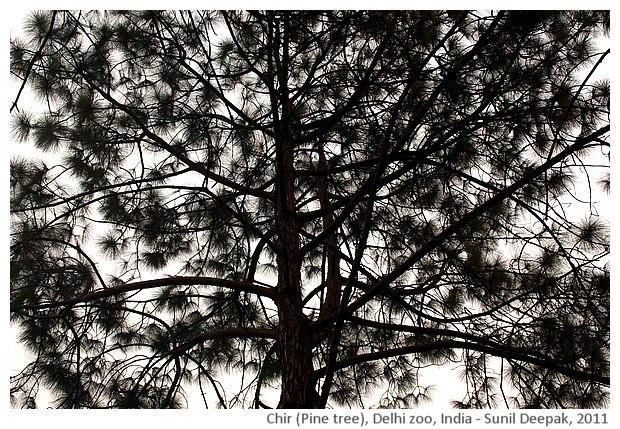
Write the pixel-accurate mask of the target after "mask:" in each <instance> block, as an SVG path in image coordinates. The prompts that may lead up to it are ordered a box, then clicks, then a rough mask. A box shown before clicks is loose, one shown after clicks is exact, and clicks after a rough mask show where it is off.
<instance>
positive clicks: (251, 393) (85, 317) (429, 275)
mask: <svg viewBox="0 0 620 429" xmlns="http://www.w3.org/2000/svg"><path fill="white" fill-rule="evenodd" d="M608 31H609V14H608V13H607V12H601V11H543V12H538V11H527V12H521V11H499V12H488V11H485V12H481V11H469V12H464V11H398V12H391V11H372V12H371V11H329V12H316V11H284V12H277V11H265V12H254V11H250V12H212V11H192V12H185V11H134V12H94V11H93V12H90V11H81V12H79V11H78V12H66V11H62V12H61V11H45V12H36V13H31V14H30V15H29V17H28V18H27V21H26V22H25V25H24V27H23V33H24V34H23V36H20V37H15V38H13V40H11V75H12V77H13V79H14V81H15V82H16V83H17V90H16V91H15V93H14V98H13V99H12V100H11V117H12V136H13V138H14V139H15V140H19V141H24V142H25V143H30V144H32V145H33V146H34V149H36V150H34V152H33V153H34V155H33V156H31V157H27V156H21V157H13V159H12V160H11V173H10V174H11V176H10V185H11V190H10V210H11V237H10V249H11V282H10V285H11V288H10V308H11V320H12V323H13V324H14V325H15V326H16V327H17V328H18V329H19V334H20V337H19V340H20V341H21V343H22V345H23V346H25V347H26V348H27V350H28V351H29V354H28V359H29V360H28V361H27V362H26V363H25V365H24V368H23V369H22V370H21V371H20V372H19V373H17V374H15V375H13V376H12V377H11V399H12V401H13V404H14V406H17V407H31V406H35V405H36V402H37V400H38V397H37V394H38V393H40V392H41V389H42V388H45V389H47V390H49V391H50V392H51V393H52V398H53V402H52V406H54V407H69V408H71V407H84V408H174V407H184V406H186V405H187V401H186V398H187V392H188V389H193V388H196V387H197V388H199V389H200V390H201V391H202V392H203V393H204V397H205V405H207V404H209V406H218V407H248V408H249V407H277V406H279V407H286V408H315V407H318V408H323V407H369V406H380V407H389V408H402V407H414V406H416V405H417V404H419V403H420V402H421V401H426V400H432V395H430V394H429V390H428V389H427V388H428V387H429V386H428V385H426V384H423V383H421V381H420V373H421V372H422V371H423V370H424V368H426V367H439V366H446V367H455V366H458V367H460V369H461V371H462V372H461V374H462V380H463V381H462V382H463V387H464V389H463V391H464V392H465V393H464V396H463V397H457V398H454V399H455V402H454V404H453V405H454V406H455V407H462V408H485V407H544V408H559V407H562V408H564V407H573V408H590V407H605V406H607V403H608V397H609V380H610V379H609V353H610V334H609V303H610V300H609V268H608V263H609V261H608V259H609V238H608V226H607V223H606V220H605V219H604V218H603V217H602V216H601V215H600V214H599V211H598V209H597V205H596V203H597V199H599V200H600V198H598V197H597V192H598V191H600V190H601V188H602V190H603V191H607V190H608V189H609V172H608V162H607V161H608V153H609V143H608V137H609V93H610V86H609V82H608V81H607V80H604V79H603V80H601V79H599V78H598V77H597V69H599V66H600V65H601V64H603V63H604V60H605V59H606V57H607V54H608V51H604V49H601V48H599V44H598V42H597V41H598V40H601V38H603V39H604V38H605V37H606V36H607V35H608ZM26 93H31V94H33V95H34V96H35V97H36V100H37V102H36V104H35V105H30V106H29V105H27V103H25V101H24V97H23V95H24V94H26ZM593 159H594V160H595V161H592V160H593ZM584 190H585V191H584ZM226 374H232V375H236V376H237V377H238V378H239V379H240V380H241V382H240V383H239V384H232V387H231V385H230V383H228V382H227V381H226V379H227V378H226ZM222 377H224V378H222ZM192 386H194V387H192ZM274 393H276V395H275V397H276V398H279V399H275V400H273V398H274V395H273V394H274Z"/></svg>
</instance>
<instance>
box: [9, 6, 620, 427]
mask: <svg viewBox="0 0 620 429" xmlns="http://www.w3.org/2000/svg"><path fill="white" fill-rule="evenodd" d="M416 3H417V2H416ZM8 4H9V5H12V2H11V3H8ZM13 4H14V3H13ZM295 4H296V3H295ZM418 4H419V5H420V6H422V8H424V6H426V5H429V3H428V2H419V3H418ZM616 4H620V3H616V2H611V1H598V0H594V1H588V2H584V1H561V2H560V1H555V0H554V1H547V2H544V5H543V4H541V3H540V2H528V1H520V2H513V1H510V2H498V1H468V2H463V1H461V2H457V1H441V0H438V1H433V2H432V8H434V9H438V8H449V9H463V8H468V9H470V8H471V9H487V8H488V9H490V8H498V7H502V8H513V9H515V8H519V9H535V8H541V7H542V8H544V9H584V8H587V9H611V10H612V55H611V58H609V60H606V61H605V63H606V69H607V70H614V71H615V70H618V68H617V67H616V66H617V65H618V64H617V61H616V60H615V58H614V52H613V51H614V50H615V49H614V48H615V47H616V40H615V39H617V38H614V37H613V36H615V34H616V33H615V31H614V30H615V29H616V28H617V26H616V24H617V23H619V22H620V21H619V20H618V19H616V18H617V16H618V15H619V13H618V12H616V9H617V6H616ZM18 5H19V8H16V7H7V6H6V5H5V6H4V8H3V13H2V15H1V16H0V22H1V23H2V24H3V27H2V28H4V29H5V31H7V33H10V32H11V28H14V27H15V26H17V27H20V26H21V23H22V17H23V16H24V13H25V12H27V11H29V10H33V9H50V8H69V9H72V8H75V9H79V8H84V6H86V5H87V6H89V7H88V8H92V9H95V8H97V7H98V6H99V7H100V8H105V9H127V8H136V9H145V8H150V9H165V8H169V7H170V6H171V5H172V4H171V3H169V2H160V1H155V2H144V1H143V2H136V1H129V2H128V1H117V0H111V1H107V2H105V3H103V2H92V3H88V4H85V3H84V1H80V2H77V1H62V2H43V1H30V0H28V1H20V2H19V3H18ZM290 5H291V3H290V2H283V1H276V2H274V1H268V2H256V1H253V2H252V1H227V2H213V3H203V2H195V1H176V2H174V6H175V8H193V9H196V8H212V9H215V8H226V9H241V8H247V7H250V8H268V9H277V8H289V9H290V8H291V6H290ZM301 6H302V8H312V9H321V8H326V9H377V8H380V9H403V8H413V6H414V3H413V2H404V1H385V0H382V1H380V2H378V1H372V2H371V1H355V2H354V1H333V0H312V2H309V3H307V4H302V5H301ZM8 36H9V34H7V37H8ZM8 47H9V44H8V40H7V39H5V43H4V49H6V51H5V53H4V55H3V57H2V58H3V59H4V61H6V63H5V68H4V70H5V71H8V57H9V56H8ZM611 76H612V81H613V74H611ZM612 85H613V82H612ZM4 93H5V94H6V97H5V103H6V105H7V107H6V108H8V107H9V106H10V103H12V102H13V100H14V98H15V95H16V89H15V87H14V84H13V85H11V84H9V85H6V86H5V92H4ZM613 94H615V92H612V95H613ZM617 98H618V97H616V96H612V111H614V112H615V111H616V109H615V106H616V105H617V104H618V103H617V101H616V100H617ZM5 112H6V111H5ZM8 123H9V115H5V117H4V122H3V127H4V128H3V129H4V130H5V134H4V135H5V136H6V137H9V132H8ZM613 129H614V128H612V137H613V135H614V134H613ZM612 140H613V139H612ZM14 150H15V145H13V144H10V143H9V150H6V149H5V151H4V153H5V154H6V155H5V156H6V158H5V159H4V162H5V164H4V165H5V169H4V172H5V174H4V175H2V176H1V177H2V180H3V182H2V184H1V185H0V186H3V189H6V190H8V189H9V183H8V160H9V158H10V154H11V153H12V152H13V153H14ZM20 150H22V149H20V148H18V149H17V151H20ZM614 169H615V168H614V164H613V161H612V172H613V171H614ZM612 175H613V173H612ZM614 191H615V187H612V196H611V198H610V201H614V200H615V199H614V198H613V197H614V195H615V192H614ZM0 204H2V205H3V206H2V213H3V214H4V216H5V217H4V219H5V222H6V224H5V225H6V228H7V231H8V230H9V227H8V225H9V208H8V198H7V197H5V198H4V199H2V200H1V203H0ZM601 209H602V208H601ZM614 209H615V208H614ZM602 210H603V209H602ZM605 212H607V213H609V211H608V210H605ZM617 235H618V234H617V233H615V231H614V229H613V226H612V247H613V248H614V249H615V243H616V242H617V239H616V236H617ZM7 242H8V240H7ZM0 252H1V253H0V258H2V259H1V260H2V261H4V262H2V263H3V264H5V265H3V267H5V269H4V270H3V271H2V272H3V273H4V275H5V276H6V277H5V278H6V279H7V282H6V283H5V284H7V283H8V261H9V251H8V246H6V245H5V246H3V247H2V248H1V250H0ZM612 255H613V254H612ZM617 260H618V258H614V257H613V256H612V264H611V266H612V271H611V272H612V285H613V284H614V280H613V279H615V275H614V273H615V272H616V269H618V268H620V265H619V262H618V261H617ZM5 291H6V289H5ZM4 296H5V298H4V299H7V301H6V302H5V305H3V306H2V309H1V310H0V312H1V314H2V316H3V317H4V319H3V320H5V321H8V320H9V308H8V307H9V306H8V293H7V292H5V295H4ZM618 304H620V298H618V293H616V292H615V291H614V290H613V289H612V307H613V308H619V307H618ZM619 321H620V316H618V315H616V314H615V313H614V312H612V332H614V331H615V328H616V327H617V326H618V323H619ZM0 332H1V333H2V335H3V337H2V341H3V344H5V345H9V347H3V348H2V350H4V351H5V352H4V353H2V354H0V362H1V361H2V360H3V361H4V362H3V363H4V365H3V367H4V368H6V369H8V370H9V371H11V373H13V371H14V370H15V369H16V368H15V365H16V363H17V362H19V357H20V354H19V352H18V353H17V354H16V353H15V352H16V349H15V348H14V347H13V346H12V345H11V343H12V341H11V340H12V337H13V335H11V332H10V331H9V329H8V323H7V328H6V329H5V330H1V329H0ZM612 356H616V357H617V356H620V350H619V347H618V346H617V345H616V342H615V341H612ZM617 373H618V372H617V371H612V386H614V385H616V381H617V379H618V377H617V376H616V375H617ZM426 379H428V380H429V383H431V384H437V385H439V386H438V389H437V390H436V391H435V394H434V398H435V400H434V401H433V403H432V404H429V408H428V409H429V410H432V409H435V410H437V409H446V408H447V403H448V401H449V400H450V399H461V398H462V395H461V394H455V389H456V388H459V387H457V386H460V385H461V384H462V382H460V381H458V379H457V378H456V371H451V370H450V369H448V368H441V369H439V370H436V371H435V373H434V374H433V373H431V372H429V373H428V374H427V375H426V376H425V378H424V379H423V380H422V381H423V383H422V384H424V381H425V380H426ZM5 380H6V386H5V389H6V390H4V392H6V393H5V394H6V396H5V405H6V408H5V409H4V410H3V414H0V416H2V421H6V420H5V417H8V418H9V419H11V418H18V419H20V420H21V422H20V425H24V423H26V422H29V423H32V425H33V426H34V425H35V424H45V425H46V429H47V428H54V427H66V423H67V422H66V418H67V416H66V415H63V414H62V413H63V412H62V411H57V410H55V411H53V412H46V411H37V412H34V413H36V414H32V413H33V412H28V411H18V410H10V408H9V401H8V391H9V377H8V374H7V375H6V377H5ZM430 380H432V381H430ZM611 394H612V406H611V407H610V410H613V409H614V408H618V407H617V405H619V404H620V394H618V393H617V391H616V390H614V389H613V388H612V389H611ZM196 399H197V400H200V399H199V398H196ZM614 405H616V406H615V407H614ZM198 408H200V404H198ZM5 412H6V413H9V414H7V415H6V416H5V415H4V413H5ZM64 412H71V413H72V414H71V419H72V420H73V419H74V418H75V417H76V414H77V418H76V419H75V422H76V423H79V422H80V421H82V419H84V420H83V421H84V423H87V422H88V424H89V427H95V428H97V427H106V428H109V425H110V423H113V422H115V421H117V422H119V423H120V424H123V425H127V423H128V421H127V419H128V418H130V415H129V414H128V412H126V411H115V412H114V416H111V415H110V414H109V413H108V414H106V415H105V418H103V419H101V418H95V419H93V417H92V414H90V413H88V412H77V411H74V410H70V411H64ZM611 412H613V411H611ZM25 413H27V414H25ZM144 413H146V416H147V417H148V418H147V420H146V421H145V420H143V418H142V417H144V416H145V414H144ZM175 413H178V412H175ZM182 413H183V415H182V416H180V415H178V414H175V416H171V415H170V414H165V415H162V412H157V411H153V412H141V416H142V417H141V418H140V423H142V424H145V423H146V424H147V425H149V424H154V426H153V427H160V426H161V427H171V426H173V425H178V424H179V422H181V421H186V422H188V423H189V422H191V421H192V420H193V421H194V423H193V424H195V423H197V421H196V420H194V419H199V420H198V422H201V424H202V425H205V426H206V425H208V426H210V425H211V424H212V423H215V422H214V421H213V420H212V419H214V420H215V421H219V422H221V423H223V424H225V425H227V426H229V427H231V425H233V427H236V423H234V422H237V423H239V424H244V423H245V424H247V423H251V424H254V425H256V424H259V426H260V427H262V425H260V423H264V422H265V419H264V418H256V419H255V418H252V419H251V420H249V419H247V418H246V416H247V414H245V416H244V412H233V411H230V410H226V411H220V412H217V411H215V410H213V411H209V416H210V417H209V420H210V423H206V422H205V421H204V418H205V414H204V412H200V413H196V412H193V411H191V410H189V411H186V412H182ZM252 413H255V411H252ZM260 415H263V414H260ZM23 419H25V421H24V420H23ZM185 419H186V420H185ZM147 422H150V423H147ZM29 426H30V425H29V424H27V423H26V427H29ZM272 426H273V425H272Z"/></svg>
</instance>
